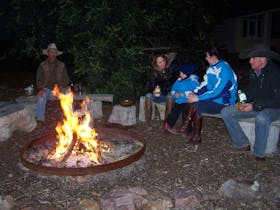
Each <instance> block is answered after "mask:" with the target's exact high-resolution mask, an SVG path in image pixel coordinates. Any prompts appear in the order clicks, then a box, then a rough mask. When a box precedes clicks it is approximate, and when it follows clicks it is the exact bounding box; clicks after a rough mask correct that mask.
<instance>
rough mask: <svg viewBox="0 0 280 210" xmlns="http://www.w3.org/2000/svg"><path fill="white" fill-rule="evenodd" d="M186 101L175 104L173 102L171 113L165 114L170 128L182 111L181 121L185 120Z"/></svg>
mask: <svg viewBox="0 0 280 210" xmlns="http://www.w3.org/2000/svg"><path fill="white" fill-rule="evenodd" d="M186 111H187V103H182V104H177V103H175V104H174V106H173V108H172V111H171V113H170V114H169V115H168V116H167V119H166V122H167V123H168V124H169V125H170V127H171V128H173V126H174V125H175V123H176V121H177V119H178V117H179V115H180V114H181V113H182V123H184V122H185V120H186Z"/></svg>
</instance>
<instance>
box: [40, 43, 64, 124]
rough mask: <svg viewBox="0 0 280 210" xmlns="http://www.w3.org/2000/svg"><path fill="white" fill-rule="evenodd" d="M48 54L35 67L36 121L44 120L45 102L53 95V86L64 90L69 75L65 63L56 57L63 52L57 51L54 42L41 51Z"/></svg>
mask: <svg viewBox="0 0 280 210" xmlns="http://www.w3.org/2000/svg"><path fill="white" fill-rule="evenodd" d="M42 53H43V55H46V56H48V58H47V59H46V60H44V61H43V62H41V63H40V65H39V67H38V69H37V76H36V83H37V89H38V104H37V112H36V119H37V121H38V122H42V121H44V120H45V109H46V102H47V100H48V99H49V98H51V97H54V96H53V93H52V91H53V89H54V86H55V85H57V86H58V87H59V89H60V90H61V91H62V92H66V91H67V88H68V85H69V76H68V73H67V69H66V67H65V64H64V63H63V62H61V61H59V60H58V59H57V56H59V55H61V54H62V53H63V52H61V51H59V50H58V49H57V47H56V45H55V43H50V44H49V45H48V48H47V49H44V50H43V51H42Z"/></svg>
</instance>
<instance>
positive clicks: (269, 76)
mask: <svg viewBox="0 0 280 210" xmlns="http://www.w3.org/2000/svg"><path fill="white" fill-rule="evenodd" d="M239 57H240V58H241V59H246V58H249V63H250V65H251V68H252V72H251V73H250V80H249V86H248V88H247V89H246V90H245V91H244V92H245V93H246V96H247V101H246V102H245V103H240V102H237V103H236V104H235V106H230V107H226V108H224V109H223V110H222V111H221V115H222V117H223V120H224V123H225V125H226V127H227V130H228V133H229V135H230V137H231V141H232V143H233V145H234V147H235V148H236V150H239V151H249V150H250V143H249V140H248V138H247V136H246V135H245V133H244V132H243V130H242V129H241V127H240V125H239V123H238V120H239V119H243V118H255V143H254V147H253V148H252V149H253V150H252V151H253V153H254V155H255V156H256V160H257V163H258V164H260V165H264V163H265V164H266V162H265V149H266V144H267V139H268V133H269V126H270V124H271V122H273V121H275V120H279V119H280V82H279V81H280V66H279V65H278V64H277V63H275V62H273V60H278V61H280V55H279V54H277V53H276V52H273V51H271V50H270V48H269V47H268V46H267V45H264V44H258V45H255V46H254V47H253V48H252V49H249V50H245V51H244V52H242V53H240V55H239Z"/></svg>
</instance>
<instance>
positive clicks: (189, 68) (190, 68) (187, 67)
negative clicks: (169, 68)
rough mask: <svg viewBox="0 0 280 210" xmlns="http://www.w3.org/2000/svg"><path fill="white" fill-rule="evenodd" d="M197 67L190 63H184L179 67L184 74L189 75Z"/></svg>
mask: <svg viewBox="0 0 280 210" xmlns="http://www.w3.org/2000/svg"><path fill="white" fill-rule="evenodd" d="M197 69H198V66H197V65H192V64H184V65H183V66H181V68H180V72H182V73H184V74H185V75H188V76H189V75H191V74H193V73H194V72H196V71H197Z"/></svg>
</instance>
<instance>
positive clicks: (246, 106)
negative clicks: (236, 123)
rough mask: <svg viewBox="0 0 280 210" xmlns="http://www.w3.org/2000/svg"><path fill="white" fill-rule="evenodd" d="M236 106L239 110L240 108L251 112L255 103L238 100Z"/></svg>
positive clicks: (241, 110)
mask: <svg viewBox="0 0 280 210" xmlns="http://www.w3.org/2000/svg"><path fill="white" fill-rule="evenodd" d="M235 108H236V109H237V110H239V111H240V112H250V111H253V105H252V104H250V103H240V102H237V103H236V104H235Z"/></svg>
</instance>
